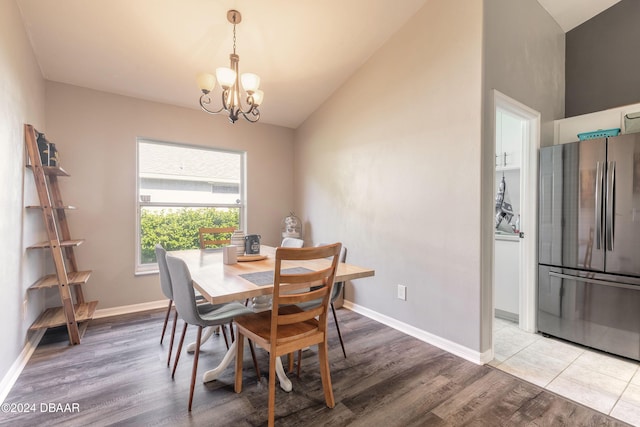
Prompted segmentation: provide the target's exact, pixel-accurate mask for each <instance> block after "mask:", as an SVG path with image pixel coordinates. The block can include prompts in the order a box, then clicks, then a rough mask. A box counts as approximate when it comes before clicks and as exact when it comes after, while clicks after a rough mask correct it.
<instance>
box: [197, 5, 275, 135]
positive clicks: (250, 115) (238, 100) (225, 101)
mask: <svg viewBox="0 0 640 427" xmlns="http://www.w3.org/2000/svg"><path fill="white" fill-rule="evenodd" d="M227 20H228V21H229V22H231V23H232V24H233V53H231V54H230V55H229V62H230V66H229V67H219V68H217V69H216V77H214V76H213V75H212V74H209V73H201V74H199V75H198V77H197V79H196V80H197V82H198V87H199V88H200V90H201V91H202V95H201V96H200V107H202V109H203V110H204V111H205V112H207V113H209V114H220V113H223V112H224V113H227V114H229V121H231V123H235V122H236V120H238V117H239V116H240V115H242V116H243V117H244V118H245V119H246V120H247V121H249V122H252V123H255V122H257V121H258V120H260V110H258V106H259V105H260V104H262V101H263V99H264V92H262V91H261V90H259V87H260V77H259V76H258V75H257V74H253V73H244V74H242V75H240V80H241V82H242V88H243V89H244V92H245V93H246V97H244V100H245V102H246V104H247V107H246V109H245V108H243V105H242V99H243V97H241V96H240V85H239V84H238V74H239V72H238V63H239V62H240V56H238V55H237V54H236V24H239V23H240V21H242V15H240V12H238V11H237V10H229V11H228V12H227ZM216 79H217V80H218V84H219V85H220V87H221V88H222V107H220V109H218V110H212V109H209V105H210V104H211V97H210V96H209V94H210V93H211V92H212V91H213V89H214V88H215V85H216Z"/></svg>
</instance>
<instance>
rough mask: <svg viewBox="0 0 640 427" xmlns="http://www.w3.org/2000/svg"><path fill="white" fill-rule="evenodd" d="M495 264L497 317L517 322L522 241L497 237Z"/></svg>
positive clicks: (514, 238) (515, 238)
mask: <svg viewBox="0 0 640 427" xmlns="http://www.w3.org/2000/svg"><path fill="white" fill-rule="evenodd" d="M494 262H495V268H494V271H495V273H494V274H495V288H494V293H495V295H494V301H495V309H496V317H502V318H507V319H508V320H513V321H517V320H518V315H519V313H520V289H519V288H520V277H519V271H520V269H519V267H520V239H518V238H517V237H511V236H509V237H508V238H507V237H501V236H496V239H495V259H494Z"/></svg>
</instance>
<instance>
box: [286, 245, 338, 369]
mask: <svg viewBox="0 0 640 427" xmlns="http://www.w3.org/2000/svg"><path fill="white" fill-rule="evenodd" d="M324 245H326V243H320V244H319V245H318V246H324ZM346 261H347V248H346V247H345V246H343V247H342V249H340V256H339V257H338V262H346ZM343 290H344V282H336V283H334V285H333V289H332V290H331V298H330V299H329V305H330V306H331V313H332V314H333V322H334V323H335V325H336V332H338V339H339V340H340V347H342V355H343V356H344V358H345V359H346V358H347V352H346V350H345V349H344V341H343V340H342V333H341V332H340V324H339V323H338V316H336V308H335V307H334V306H333V303H334V302H336V300H337V299H338V298H339V297H340V295H342V291H343ZM314 304H317V302H316V301H308V302H306V303H302V304H298V305H299V306H300V307H302V308H307V307H311V306H313V305H314ZM292 369H293V357H289V372H291V371H292ZM301 369H302V351H301V350H300V351H298V369H297V374H296V375H297V376H298V377H300V370H301Z"/></svg>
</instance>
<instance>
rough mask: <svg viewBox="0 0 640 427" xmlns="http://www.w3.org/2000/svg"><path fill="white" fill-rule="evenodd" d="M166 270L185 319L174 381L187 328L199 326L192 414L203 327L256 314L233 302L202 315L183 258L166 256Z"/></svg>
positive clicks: (190, 396)
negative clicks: (167, 269)
mask: <svg viewBox="0 0 640 427" xmlns="http://www.w3.org/2000/svg"><path fill="white" fill-rule="evenodd" d="M167 267H168V268H169V275H170V277H171V285H172V288H173V297H174V303H175V305H176V309H177V312H178V315H179V316H180V317H181V318H182V320H184V328H183V329H182V337H180V343H179V344H178V351H177V352H176V359H175V361H174V362H173V372H172V373H171V377H172V378H173V377H174V376H175V373H176V368H177V366H178V360H180V352H181V351H182V344H183V343H184V337H185V335H186V332H187V326H188V325H190V324H191V325H196V326H198V334H197V336H196V348H195V354H194V357H193V369H192V371H191V386H190V389H189V411H191V405H192V403H193V390H194V388H195V384H196V373H197V371H198V359H199V357H200V341H201V339H202V328H204V327H209V326H222V325H224V324H226V323H230V322H231V321H233V319H234V317H236V316H241V315H246V314H250V313H253V312H252V311H251V310H250V309H248V308H247V307H245V306H244V305H242V304H240V303H239V302H231V303H228V304H219V305H214V306H213V307H214V309H213V310H212V311H208V312H206V313H202V312H201V310H198V304H196V298H195V290H194V289H193V281H192V280H191V273H190V272H189V268H188V267H187V264H186V263H185V262H184V261H183V260H182V259H180V258H176V257H174V256H171V255H167ZM252 352H253V347H252ZM254 365H255V369H256V372H257V373H258V376H259V375H260V371H259V370H258V366H257V364H256V361H255V358H254Z"/></svg>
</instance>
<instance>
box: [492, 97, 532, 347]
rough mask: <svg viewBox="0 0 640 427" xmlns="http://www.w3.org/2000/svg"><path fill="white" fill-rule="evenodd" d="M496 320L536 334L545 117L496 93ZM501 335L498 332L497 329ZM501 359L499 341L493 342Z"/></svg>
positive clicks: (494, 292)
mask: <svg viewBox="0 0 640 427" xmlns="http://www.w3.org/2000/svg"><path fill="white" fill-rule="evenodd" d="M493 98H494V142H495V144H496V147H495V148H496V152H495V154H496V163H495V173H494V175H495V187H494V188H495V190H496V193H495V195H496V216H495V224H494V229H495V231H494V264H493V314H494V316H493V318H494V322H495V319H496V318H498V319H500V318H502V319H506V320H508V321H511V322H514V323H516V324H517V325H518V327H519V328H520V329H522V330H524V331H526V332H535V330H536V326H535V324H536V323H535V321H536V319H535V304H536V268H535V267H536V265H537V241H536V240H537V198H538V195H537V181H538V149H539V147H540V113H539V112H537V111H535V110H533V109H531V108H529V107H527V106H526V105H524V104H522V103H520V102H518V101H516V100H514V99H512V98H510V97H508V96H506V95H504V94H503V93H500V92H499V91H497V90H494V97H493ZM492 331H495V328H492ZM492 346H493V354H494V356H495V354H496V351H495V346H496V342H495V339H492Z"/></svg>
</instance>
